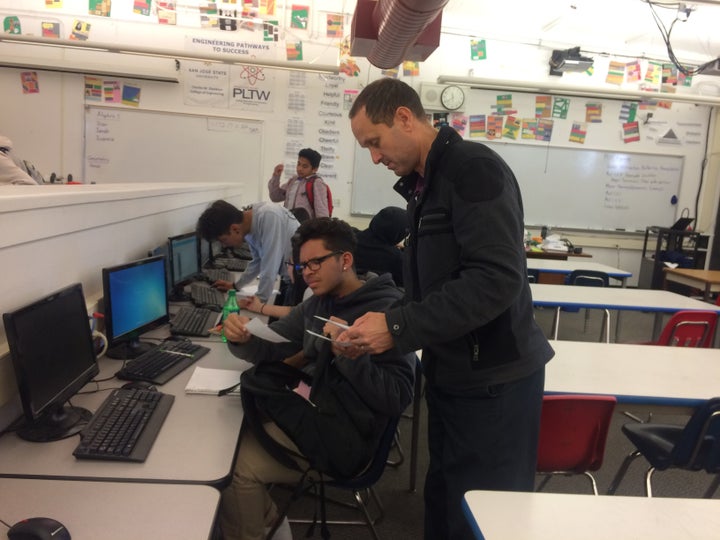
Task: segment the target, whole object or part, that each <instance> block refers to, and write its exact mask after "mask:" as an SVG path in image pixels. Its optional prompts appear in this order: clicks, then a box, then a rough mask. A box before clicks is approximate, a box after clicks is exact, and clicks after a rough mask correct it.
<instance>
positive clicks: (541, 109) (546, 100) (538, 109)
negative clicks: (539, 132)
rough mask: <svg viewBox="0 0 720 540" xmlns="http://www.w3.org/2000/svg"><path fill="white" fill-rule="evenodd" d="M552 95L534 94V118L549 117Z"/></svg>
mask: <svg viewBox="0 0 720 540" xmlns="http://www.w3.org/2000/svg"><path fill="white" fill-rule="evenodd" d="M551 115H552V96H535V118H550V116H551Z"/></svg>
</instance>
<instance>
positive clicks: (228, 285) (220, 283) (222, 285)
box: [212, 279, 235, 292]
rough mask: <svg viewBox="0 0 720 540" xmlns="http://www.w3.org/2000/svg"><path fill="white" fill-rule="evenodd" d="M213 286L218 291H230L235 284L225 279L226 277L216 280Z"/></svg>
mask: <svg viewBox="0 0 720 540" xmlns="http://www.w3.org/2000/svg"><path fill="white" fill-rule="evenodd" d="M212 287H215V288H216V289H217V290H218V291H221V292H225V291H229V290H230V289H233V288H234V287H235V284H234V283H233V282H232V281H225V280H224V279H218V280H217V281H216V282H214V283H213V284H212Z"/></svg>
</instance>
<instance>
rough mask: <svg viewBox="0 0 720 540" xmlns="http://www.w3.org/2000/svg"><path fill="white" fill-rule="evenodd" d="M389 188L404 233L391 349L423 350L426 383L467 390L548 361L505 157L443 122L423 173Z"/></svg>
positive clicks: (507, 379) (391, 315)
mask: <svg viewBox="0 0 720 540" xmlns="http://www.w3.org/2000/svg"><path fill="white" fill-rule="evenodd" d="M419 181H420V182H423V188H422V191H421V192H420V193H419V195H417V194H416V193H417V189H416V188H417V186H418V182H419ZM395 190H396V191H398V192H399V193H400V194H401V195H403V197H405V199H406V200H407V201H408V213H409V215H410V221H411V231H410V239H409V242H408V245H407V246H406V248H405V249H406V251H407V254H406V258H405V269H404V271H405V292H406V296H405V300H404V302H403V303H402V304H401V305H397V306H395V307H393V308H392V309H390V310H389V311H387V312H386V316H387V321H388V326H389V329H390V331H391V333H392V334H393V337H394V340H395V344H396V346H397V347H398V348H399V349H400V350H401V351H411V350H416V349H420V348H422V349H423V369H424V372H425V375H426V377H427V379H428V382H429V384H433V385H436V386H437V387H438V388H439V389H441V390H442V391H445V392H448V393H452V394H456V395H472V394H473V393H475V392H477V391H478V390H480V389H482V388H484V387H486V386H488V385H493V384H500V383H504V382H510V381H514V380H517V379H520V378H522V377H525V376H527V375H530V374H531V373H533V372H535V371H536V370H538V369H539V368H540V367H542V366H543V365H544V364H545V363H546V362H547V361H549V360H550V358H552V356H553V354H554V352H553V350H552V348H551V347H550V345H549V343H548V341H547V339H546V338H545V336H544V334H543V332H542V330H541V329H540V328H539V327H538V326H537V324H536V323H535V319H534V317H533V308H532V298H531V294H530V287H529V283H528V279H527V264H526V256H525V251H524V247H523V232H524V223H523V209H522V200H521V196H520V188H519V187H518V184H517V181H516V179H515V176H514V174H513V173H512V171H511V170H510V168H509V167H508V166H507V165H506V164H505V162H504V161H503V160H502V159H501V158H500V157H499V156H498V155H497V154H496V153H495V152H493V151H492V150H490V149H489V148H488V147H487V146H485V145H482V144H478V143H474V142H470V141H464V140H463V139H462V138H461V137H460V136H459V135H458V134H457V133H456V132H455V130H453V129H452V128H448V127H445V128H442V129H441V130H440V132H439V133H438V136H437V138H436V139H435V141H434V143H433V145H432V147H431V149H430V152H429V154H428V157H427V161H426V164H425V175H424V177H423V178H421V177H420V176H419V175H418V174H417V173H413V174H411V175H408V176H405V177H403V178H401V179H400V180H399V181H398V182H397V184H396V185H395Z"/></svg>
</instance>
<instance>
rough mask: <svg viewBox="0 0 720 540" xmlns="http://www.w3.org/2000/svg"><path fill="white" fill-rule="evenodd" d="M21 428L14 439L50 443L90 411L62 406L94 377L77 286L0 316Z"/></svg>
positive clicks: (89, 335) (85, 317)
mask: <svg viewBox="0 0 720 540" xmlns="http://www.w3.org/2000/svg"><path fill="white" fill-rule="evenodd" d="M3 322H4V324H5V332H6V333H7V338H8V346H9V348H10V356H11V358H12V362H13V367H14V369H15V377H16V379H17V384H18V389H19V391H20V400H21V401H22V406H23V412H24V415H25V420H26V424H25V426H23V427H22V428H20V429H19V430H18V435H19V436H20V437H22V438H24V439H28V440H32V441H52V440H57V439H62V438H65V437H69V436H70V435H74V434H75V433H78V432H79V431H80V430H82V429H83V427H84V426H85V424H86V423H87V421H88V420H89V419H90V416H91V415H90V412H89V411H87V410H85V409H82V408H80V407H73V406H70V405H66V404H65V403H66V402H67V400H68V399H70V398H71V397H72V396H74V395H75V393H77V391H78V390H80V388H82V387H83V386H85V384H87V383H88V382H89V381H90V380H92V378H93V377H94V376H95V375H97V373H98V365H97V361H96V359H95V350H94V347H93V339H92V332H91V331H90V321H89V319H88V310H87V307H86V305H85V297H84V295H83V290H82V285H80V284H79V283H76V284H74V285H70V286H69V287H66V288H64V289H61V290H59V291H56V292H54V293H52V294H50V295H48V296H46V297H44V298H42V299H40V300H37V301H35V302H33V303H31V304H29V305H26V306H24V307H22V308H19V309H17V310H15V311H12V312H10V313H4V314H3Z"/></svg>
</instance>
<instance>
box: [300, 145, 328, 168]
mask: <svg viewBox="0 0 720 540" xmlns="http://www.w3.org/2000/svg"><path fill="white" fill-rule="evenodd" d="M301 157H304V158H305V159H307V160H308V161H309V162H310V166H312V168H313V169H317V168H318V167H319V166H320V160H321V159H322V156H321V155H320V152H318V151H317V150H313V149H312V148H303V149H302V150H300V151H299V152H298V158H301Z"/></svg>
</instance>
